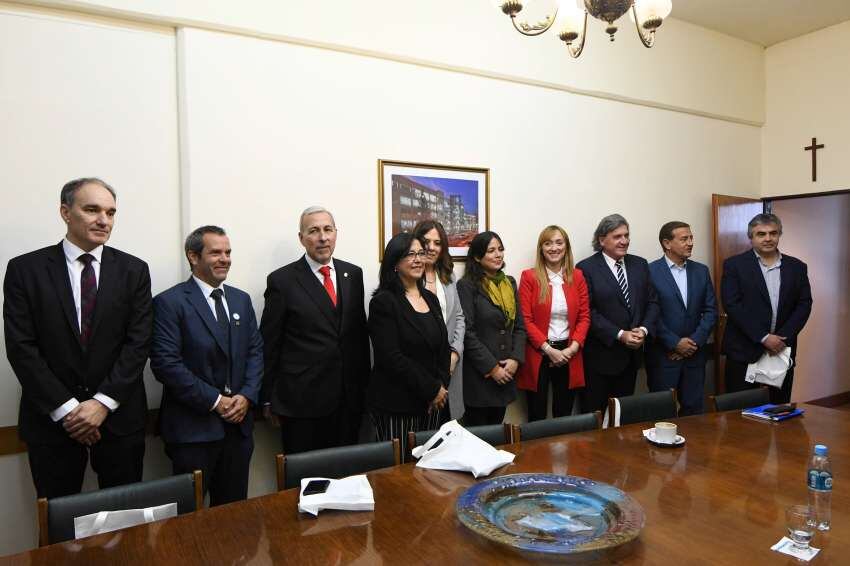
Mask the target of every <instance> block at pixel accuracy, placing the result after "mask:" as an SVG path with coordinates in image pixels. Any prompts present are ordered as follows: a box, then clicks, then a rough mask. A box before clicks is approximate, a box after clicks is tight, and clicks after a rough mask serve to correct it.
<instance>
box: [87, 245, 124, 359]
mask: <svg viewBox="0 0 850 566" xmlns="http://www.w3.org/2000/svg"><path fill="white" fill-rule="evenodd" d="M117 279H118V266H117V264H116V262H115V252H113V251H112V249H111V248H107V247H105V246H104V248H103V253H102V254H101V255H100V277H99V278H98V280H97V302H96V303H95V305H94V314H93V315H92V316H93V319H92V327H91V338H89V342H90V343H91V342H92V340H93V339H94V337H95V336H96V335H97V327H98V326H100V321H101V320H103V317H104V313H105V312H106V311H107V310H108V309H109V306H110V305H111V304H112V298H113V297H114V296H115V291H116V288H117V286H118V282H117V281H116V280H117Z"/></svg>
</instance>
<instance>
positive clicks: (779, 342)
mask: <svg viewBox="0 0 850 566" xmlns="http://www.w3.org/2000/svg"><path fill="white" fill-rule="evenodd" d="M786 340H788V337H787V336H777V335H776V334H768V335H767V338H765V339H764V342H762V345H763V346H764V349H765V350H767V351H768V352H769V353H770V355H771V356H778V355H779V354H781V353H782V350H784V349H785V348H786V347H787V344H785V341H786Z"/></svg>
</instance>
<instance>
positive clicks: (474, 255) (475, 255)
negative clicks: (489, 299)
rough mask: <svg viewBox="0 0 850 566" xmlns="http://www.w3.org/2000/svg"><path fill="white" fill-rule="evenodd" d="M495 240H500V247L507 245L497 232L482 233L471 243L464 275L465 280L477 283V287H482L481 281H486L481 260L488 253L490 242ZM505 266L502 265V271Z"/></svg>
mask: <svg viewBox="0 0 850 566" xmlns="http://www.w3.org/2000/svg"><path fill="white" fill-rule="evenodd" d="M493 238H496V239H497V240H499V245H500V246H502V247H504V246H505V244H503V243H502V238H500V237H499V235H498V234H497V233H495V232H491V231H490V230H487V231H486V232H481V233H479V234H476V235H475V237H474V238H472V241H471V242H469V251H468V252H467V256H466V258H467V259H466V272H465V273H464V274H463V278H464V279H467V280H469V281H471V282H472V283H475V284H476V285H480V284H481V281H482V280H483V279H484V268H483V267H481V263H480V262H481V258H482V257H484V255H485V254H486V253H487V246H489V245H490V242H491V241H493ZM504 267H505V264H504V263H503V264H502V269H504Z"/></svg>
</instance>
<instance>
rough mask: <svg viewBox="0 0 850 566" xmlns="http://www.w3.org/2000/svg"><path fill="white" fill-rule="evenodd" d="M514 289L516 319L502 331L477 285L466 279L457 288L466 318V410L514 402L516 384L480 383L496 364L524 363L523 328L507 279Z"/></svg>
mask: <svg viewBox="0 0 850 566" xmlns="http://www.w3.org/2000/svg"><path fill="white" fill-rule="evenodd" d="M508 279H509V280H510V282H511V286H513V288H514V299H515V300H516V304H517V316H516V318H515V319H514V323H513V325H512V326H511V327H508V328H505V315H504V313H502V309H500V308H499V307H498V306H496V305H494V304H493V302H492V301H491V300H490V298H489V297H488V296H487V295H486V294H485V293H484V291H483V290H482V289H481V287H480V286H479V285H475V284H473V283H472V282H470V281H469V280H468V279H461V280H460V281H458V284H457V291H458V296H459V297H460V304H461V305H462V307H463V313H464V316H465V318H466V334H465V336H464V346H465V350H464V364H463V399H464V403H465V405H466V406H470V407H506V406H507V405H509V404H510V403H511V402H512V401H513V400H514V399H516V396H517V395H516V381H510V382H508V383H506V384H504V385H499V384H498V383H496V382H495V381H493V380H492V379H484V374H486V373H487V372H489V371H490V370H491V369H493V367H494V366H495V365H496V364H497V363H499V360H504V359H509V358H510V359H514V360H516V361H518V362H519V363H522V362H523V361H525V339H526V333H525V325H524V324H523V321H522V313H521V312H520V309H519V297H518V296H517V292H516V281H515V280H514V278H513V277H510V276H508Z"/></svg>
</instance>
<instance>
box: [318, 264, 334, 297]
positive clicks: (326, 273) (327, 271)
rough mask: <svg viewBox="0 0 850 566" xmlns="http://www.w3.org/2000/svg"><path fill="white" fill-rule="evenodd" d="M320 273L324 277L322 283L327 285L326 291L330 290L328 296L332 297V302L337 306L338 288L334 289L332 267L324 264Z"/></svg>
mask: <svg viewBox="0 0 850 566" xmlns="http://www.w3.org/2000/svg"><path fill="white" fill-rule="evenodd" d="M319 273H321V274H322V277H323V278H324V279H323V281H322V284H323V285H324V286H325V291H327V292H328V296H329V297H330V298H331V302H332V303H333V304H334V306H336V290H335V289H334V284H333V281H331V268H330V266H328V265H323V266H322V267H320V268H319Z"/></svg>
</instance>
